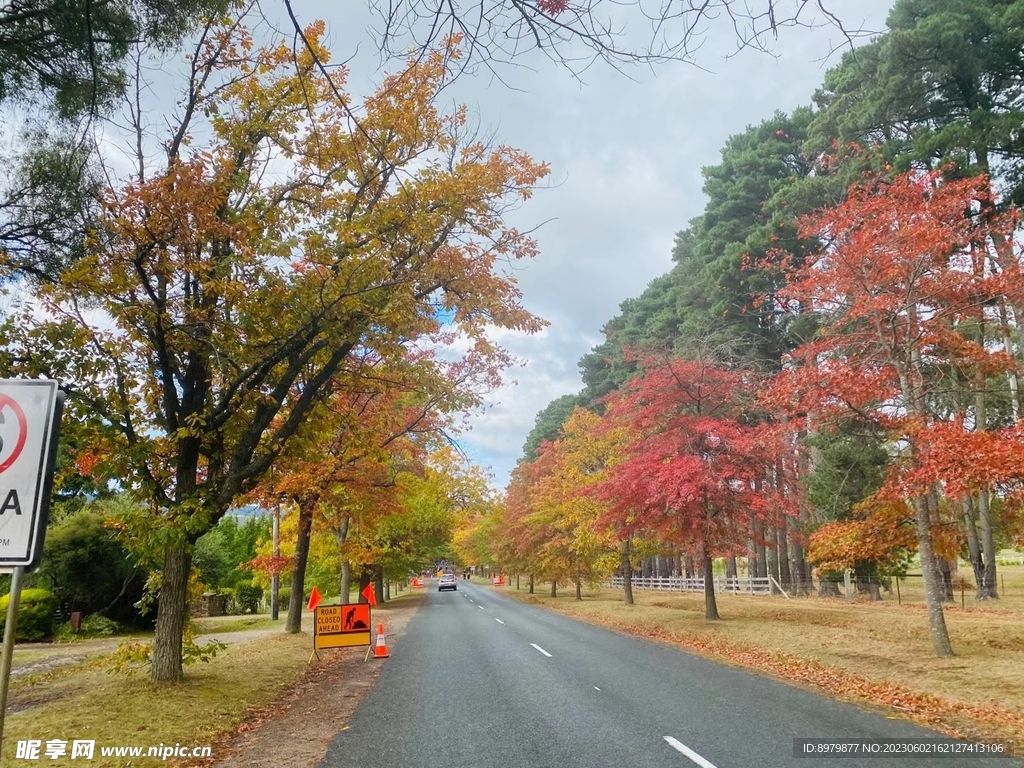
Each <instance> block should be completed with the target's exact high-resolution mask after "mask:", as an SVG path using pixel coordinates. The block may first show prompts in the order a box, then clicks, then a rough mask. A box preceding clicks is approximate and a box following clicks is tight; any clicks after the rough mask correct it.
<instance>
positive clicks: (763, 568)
mask: <svg viewBox="0 0 1024 768" xmlns="http://www.w3.org/2000/svg"><path fill="white" fill-rule="evenodd" d="M754 557H755V558H756V560H755V566H756V568H757V573H755V574H754V575H755V576H757V578H759V579H763V578H766V577H767V576H768V559H767V555H766V552H765V546H764V523H762V522H761V521H760V520H755V521H754Z"/></svg>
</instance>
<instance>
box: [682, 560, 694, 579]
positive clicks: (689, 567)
mask: <svg viewBox="0 0 1024 768" xmlns="http://www.w3.org/2000/svg"><path fill="white" fill-rule="evenodd" d="M683 562H684V563H685V568H686V578H688V579H692V578H693V577H694V576H695V575H696V574H695V573H694V566H693V557H691V556H690V555H687V556H686V559H685V560H684V561H683Z"/></svg>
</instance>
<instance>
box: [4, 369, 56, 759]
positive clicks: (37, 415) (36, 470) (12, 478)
mask: <svg viewBox="0 0 1024 768" xmlns="http://www.w3.org/2000/svg"><path fill="white" fill-rule="evenodd" d="M63 407H64V393H63V392H61V391H60V390H58V389H57V382H55V381H43V380H29V379H6V380H0V573H10V574H13V575H12V577H11V595H10V602H9V603H8V605H7V623H6V625H5V626H4V640H3V642H4V646H3V654H2V655H0V748H2V746H3V732H4V713H5V712H6V711H7V689H8V686H9V685H10V680H11V661H12V660H13V658H14V640H15V637H16V634H17V631H18V604H19V603H20V602H21V580H22V577H23V576H24V575H25V572H26V571H27V570H32V569H34V568H35V567H36V566H37V565H38V564H39V559H40V558H41V557H42V556H43V539H44V538H45V536H46V523H47V520H48V519H49V516H50V494H51V493H52V492H53V470H54V465H55V463H56V461H57V439H58V432H59V429H60V415H61V411H62V410H63Z"/></svg>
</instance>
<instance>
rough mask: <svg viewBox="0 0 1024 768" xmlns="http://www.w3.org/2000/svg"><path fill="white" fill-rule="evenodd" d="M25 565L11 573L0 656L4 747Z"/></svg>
mask: <svg viewBox="0 0 1024 768" xmlns="http://www.w3.org/2000/svg"><path fill="white" fill-rule="evenodd" d="M24 575H25V567H24V566H22V565H19V566H18V567H16V568H15V569H14V573H13V574H12V575H11V602H9V603H8V604H7V624H6V625H4V648H3V655H2V656H0V748H2V747H3V738H4V713H5V712H6V711H7V688H8V686H9V684H10V682H11V661H12V660H13V659H14V637H15V634H16V633H17V631H18V603H20V602H21V577H22V576H24Z"/></svg>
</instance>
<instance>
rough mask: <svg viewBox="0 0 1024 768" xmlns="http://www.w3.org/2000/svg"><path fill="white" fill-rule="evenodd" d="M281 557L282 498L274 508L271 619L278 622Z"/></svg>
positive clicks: (278, 499) (278, 498)
mask: <svg viewBox="0 0 1024 768" xmlns="http://www.w3.org/2000/svg"><path fill="white" fill-rule="evenodd" d="M280 555H281V497H280V496H278V497H277V506H276V507H274V571H273V573H271V574H270V618H271V619H272V620H273V621H277V615H278V610H277V592H278V589H280V587H281V576H280V574H278V572H277V558H278V557H280Z"/></svg>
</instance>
